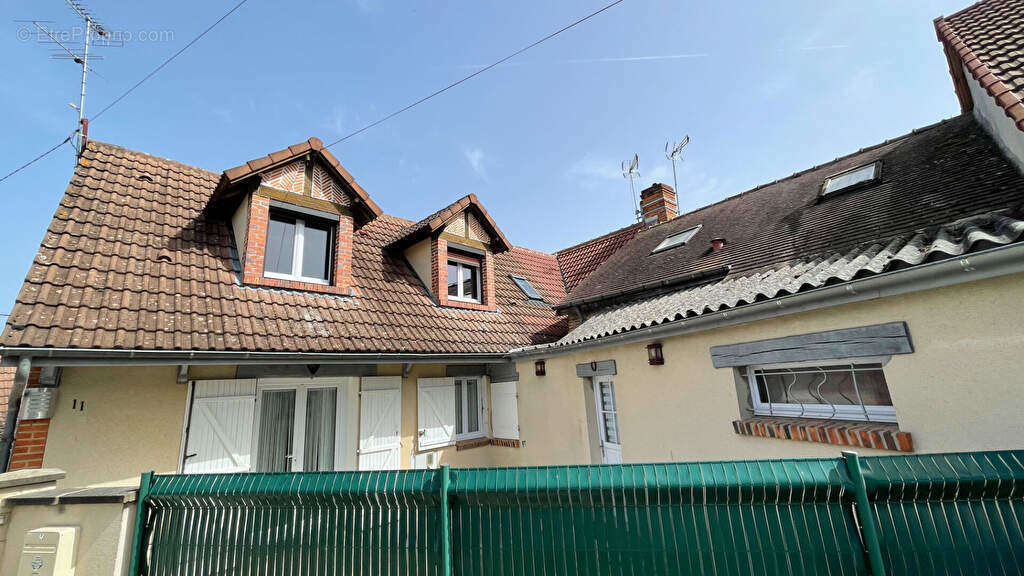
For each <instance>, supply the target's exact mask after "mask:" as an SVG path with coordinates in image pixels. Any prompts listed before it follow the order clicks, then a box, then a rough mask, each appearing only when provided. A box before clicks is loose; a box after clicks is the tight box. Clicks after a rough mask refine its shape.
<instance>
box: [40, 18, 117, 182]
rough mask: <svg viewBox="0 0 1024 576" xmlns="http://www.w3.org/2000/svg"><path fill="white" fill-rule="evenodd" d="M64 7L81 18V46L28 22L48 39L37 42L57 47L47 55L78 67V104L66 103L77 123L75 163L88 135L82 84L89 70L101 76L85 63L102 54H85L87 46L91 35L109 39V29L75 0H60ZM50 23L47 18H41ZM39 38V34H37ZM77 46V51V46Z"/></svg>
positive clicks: (90, 43) (87, 52)
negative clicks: (72, 110)
mask: <svg viewBox="0 0 1024 576" xmlns="http://www.w3.org/2000/svg"><path fill="white" fill-rule="evenodd" d="M64 1H65V3H66V4H67V5H68V7H70V8H71V10H72V11H73V12H74V13H75V14H76V15H77V16H78V17H79V18H81V19H82V21H83V22H84V23H85V35H84V37H83V38H82V40H83V42H82V45H81V46H78V45H77V44H78V42H77V41H76V42H69V38H70V37H67V35H66V34H62V35H61V36H65V37H64V38H63V41H61V40H62V39H61V38H58V36H57V35H54V33H53V32H52V31H51V30H50V29H49V28H48V27H47V26H44V25H43V24H40V22H41V21H39V20H31V22H32V24H33V25H34V26H35V27H36V28H37V29H38V30H39V31H40V32H42V33H43V34H45V35H46V37H47V38H49V41H47V40H45V39H43V40H42V41H41V42H42V43H44V44H56V45H57V46H58V48H54V50H55V51H56V54H53V55H51V56H50V57H51V58H54V59H60V60H71V61H73V62H74V63H75V64H77V65H79V66H81V67H82V87H81V90H80V92H79V96H78V104H77V105H76V104H74V103H69V104H68V105H69V106H71V108H72V109H74V110H75V111H77V112H78V123H77V124H76V125H75V133H74V146H75V152H76V154H75V162H76V163H77V162H78V157H80V156H81V155H82V152H84V151H85V144H86V140H87V138H88V134H89V120H88V119H87V118H86V117H85V86H86V81H87V80H88V77H89V72H93V73H95V74H96V75H97V76H100V78H102V77H103V76H101V75H100V74H99V72H96V70H94V69H93V68H92V66H89V60H90V59H91V60H102V59H103V57H102V56H99V55H96V54H92V55H90V54H89V48H90V47H93V46H92V41H93V40H94V38H95V37H99V38H103V39H107V40H109V38H110V32H108V31H107V29H106V27H105V26H103V25H102V24H100V23H99V22H97V21H96V18H95V17H94V16H93V15H92V14H91V13H90V12H89V10H88V9H87V8H86V7H85V6H84V5H83V4H82V3H81V2H79V1H78V0H64ZM42 22H47V23H49V22H51V21H48V20H47V21H42ZM40 38H41V37H40ZM79 48H81V51H79V50H78V49H79Z"/></svg>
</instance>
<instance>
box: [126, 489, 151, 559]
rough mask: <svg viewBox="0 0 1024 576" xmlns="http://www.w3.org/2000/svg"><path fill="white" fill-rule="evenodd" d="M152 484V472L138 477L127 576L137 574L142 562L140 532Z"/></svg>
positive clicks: (144, 519)
mask: <svg viewBox="0 0 1024 576" xmlns="http://www.w3.org/2000/svg"><path fill="white" fill-rule="evenodd" d="M152 485H153V473H152V472H143V473H142V478H141V479H139V495H138V497H137V498H136V499H135V530H133V531H132V557H131V564H130V565H129V566H130V567H129V569H128V570H129V572H128V575H129V576H139V567H140V566H141V564H142V548H143V546H142V545H143V542H142V532H143V528H144V524H145V523H146V499H147V498H149V489H150V487H151V486H152Z"/></svg>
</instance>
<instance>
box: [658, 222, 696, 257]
mask: <svg viewBox="0 0 1024 576" xmlns="http://www.w3.org/2000/svg"><path fill="white" fill-rule="evenodd" d="M698 231H700V226H694V227H693V228H690V229H687V230H683V231H682V232H679V233H678V234H673V235H671V236H668V237H666V238H665V239H664V240H662V241H661V244H658V246H657V247H656V248H655V249H654V250H653V252H661V251H662V250H668V249H669V248H675V247H676V246H682V245H683V244H686V243H687V242H689V241H690V238H693V237H694V235H695V234H697V232H698Z"/></svg>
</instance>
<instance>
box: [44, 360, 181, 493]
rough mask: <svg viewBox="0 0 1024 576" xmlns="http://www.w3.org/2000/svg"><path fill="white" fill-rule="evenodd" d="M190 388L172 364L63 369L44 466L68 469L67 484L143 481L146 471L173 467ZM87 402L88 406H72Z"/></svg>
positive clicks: (62, 483)
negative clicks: (178, 380)
mask: <svg viewBox="0 0 1024 576" xmlns="http://www.w3.org/2000/svg"><path fill="white" fill-rule="evenodd" d="M187 390H188V387H187V386H184V385H181V384H178V383H177V367H175V366H143V367H116V368H109V367H68V368H65V369H64V373H63V376H62V377H61V387H60V394H58V395H57V406H56V409H55V410H54V414H53V419H52V420H51V421H50V431H49V434H48V437H47V442H46V452H45V454H44V455H43V466H44V467H47V468H60V469H62V470H65V471H66V472H67V477H66V478H65V479H64V480H63V481H61V485H62V486H85V485H92V484H101V483H108V484H126V485H127V484H138V482H139V474H141V473H142V472H143V471H147V470H154V471H156V472H164V473H168V472H171V473H173V472H174V471H175V470H176V468H177V460H178V453H179V450H180V448H181V427H182V415H183V414H184V413H185V402H186V396H187ZM76 401H77V402H76ZM82 402H85V407H84V409H79V408H77V407H76V408H72V406H80V405H81V403H82Z"/></svg>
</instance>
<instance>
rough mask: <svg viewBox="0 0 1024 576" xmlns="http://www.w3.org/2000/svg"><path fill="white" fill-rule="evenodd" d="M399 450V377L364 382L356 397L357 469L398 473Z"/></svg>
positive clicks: (400, 384)
mask: <svg viewBox="0 0 1024 576" xmlns="http://www.w3.org/2000/svg"><path fill="white" fill-rule="evenodd" d="M401 448H402V377H401V376H375V377H366V378H363V382H362V391H361V392H360V393H359V469H360V470H398V469H399V468H400V467H401V454H402V452H401Z"/></svg>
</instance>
